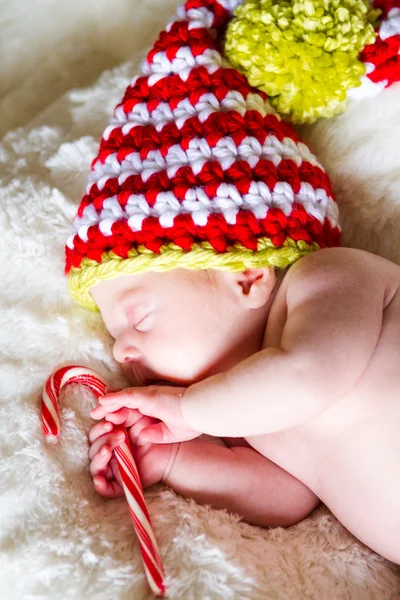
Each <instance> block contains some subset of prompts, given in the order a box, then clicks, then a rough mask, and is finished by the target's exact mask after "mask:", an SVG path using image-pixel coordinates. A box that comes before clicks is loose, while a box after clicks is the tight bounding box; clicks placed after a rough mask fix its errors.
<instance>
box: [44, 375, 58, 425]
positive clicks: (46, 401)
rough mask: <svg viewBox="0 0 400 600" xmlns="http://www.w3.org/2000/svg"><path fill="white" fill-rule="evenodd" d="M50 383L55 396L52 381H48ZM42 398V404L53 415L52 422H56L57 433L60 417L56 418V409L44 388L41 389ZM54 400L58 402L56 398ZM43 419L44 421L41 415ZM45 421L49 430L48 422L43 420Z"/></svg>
mask: <svg viewBox="0 0 400 600" xmlns="http://www.w3.org/2000/svg"><path fill="white" fill-rule="evenodd" d="M50 385H51V389H52V391H53V394H54V396H55V397H56V398H57V395H56V393H55V390H54V383H53V381H51V382H50ZM42 398H43V402H44V404H45V405H46V406H47V409H48V411H49V413H50V414H51V416H52V417H53V420H54V422H55V424H56V428H57V431H58V433H59V432H60V419H59V418H58V415H57V411H56V409H55V408H54V404H53V403H52V401H51V398H50V396H49V395H48V393H47V392H46V389H44V390H43V394H42ZM56 402H58V399H56ZM43 420H44V421H45V419H44V417H43ZM45 422H46V426H47V428H48V430H49V431H50V430H51V429H52V428H51V427H50V424H49V423H47V421H45Z"/></svg>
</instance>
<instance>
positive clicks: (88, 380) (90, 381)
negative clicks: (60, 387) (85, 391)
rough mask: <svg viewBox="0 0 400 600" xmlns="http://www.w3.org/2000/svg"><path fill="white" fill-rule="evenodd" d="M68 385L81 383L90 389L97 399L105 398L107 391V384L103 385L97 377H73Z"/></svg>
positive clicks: (85, 375)
mask: <svg viewBox="0 0 400 600" xmlns="http://www.w3.org/2000/svg"><path fill="white" fill-rule="evenodd" d="M68 383H80V384H81V385H84V386H86V387H89V388H90V389H91V390H92V392H93V394H94V395H95V396H97V398H98V397H99V396H104V394H105V390H106V386H105V384H104V383H102V382H101V381H100V380H99V379H98V377H96V376H95V375H89V374H84V375H76V376H74V377H71V379H70V380H69V381H68Z"/></svg>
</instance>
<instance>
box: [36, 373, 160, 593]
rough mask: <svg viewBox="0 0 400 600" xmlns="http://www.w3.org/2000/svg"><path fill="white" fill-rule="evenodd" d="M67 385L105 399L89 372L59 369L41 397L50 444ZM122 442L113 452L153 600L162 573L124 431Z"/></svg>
mask: <svg viewBox="0 0 400 600" xmlns="http://www.w3.org/2000/svg"><path fill="white" fill-rule="evenodd" d="M69 383H80V384H82V385H85V386H87V387H89V388H90V389H91V390H92V392H93V393H94V394H95V396H96V397H97V398H99V397H100V396H104V395H105V391H106V387H107V386H106V382H105V381H104V379H102V377H100V375H98V374H97V373H96V372H95V371H92V369H87V368H86V367H77V366H70V367H63V368H62V369H58V371H56V372H55V373H53V375H51V376H50V377H49V378H48V380H47V381H46V383H45V386H44V388H43V393H42V429H43V433H44V435H45V436H46V438H47V439H48V441H50V442H54V441H57V439H58V437H59V435H60V410H59V406H58V403H59V397H60V392H61V390H62V389H63V388H64V387H65V386H66V385H68V384H69ZM117 429H121V430H122V431H123V432H124V434H125V441H124V442H122V443H121V444H119V445H118V446H116V447H115V448H114V454H115V457H116V459H117V462H118V468H119V472H120V474H121V478H122V485H123V489H124V492H125V496H126V499H127V501H128V506H129V512H130V515H131V518H132V521H133V525H134V527H135V531H136V535H137V537H138V540H139V547H140V552H141V554H142V558H143V563H144V569H145V573H146V577H147V580H148V582H149V585H150V587H151V589H152V591H153V592H154V594H155V595H156V596H161V595H164V593H165V585H164V578H165V575H164V569H163V565H162V562H161V557H160V552H159V550H158V546H157V542H156V538H155V537H154V533H153V529H152V525H151V520H150V515H149V512H148V510H147V507H146V503H145V499H144V495H143V489H142V485H141V483H140V478H139V474H138V471H137V468H136V464H135V461H134V460H133V456H132V453H131V450H130V446H129V439H128V434H127V432H126V429H125V427H121V428H117Z"/></svg>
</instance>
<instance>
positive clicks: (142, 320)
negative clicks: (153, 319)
mask: <svg viewBox="0 0 400 600" xmlns="http://www.w3.org/2000/svg"><path fill="white" fill-rule="evenodd" d="M149 316H150V314H148V315H146V316H145V317H143V319H141V320H140V321H139V322H138V323H136V325H134V327H135V329H136V330H137V331H142V330H141V329H138V325H141V324H142V323H143V322H144V321H145V320H146V319H147V317H149Z"/></svg>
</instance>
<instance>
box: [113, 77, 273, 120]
mask: <svg viewBox="0 0 400 600" xmlns="http://www.w3.org/2000/svg"><path fill="white" fill-rule="evenodd" d="M230 91H238V92H240V93H241V94H242V96H243V97H244V98H247V96H248V94H249V93H250V92H253V93H257V94H258V95H259V96H261V98H263V99H264V100H265V99H266V98H267V95H266V94H265V92H262V91H261V90H258V89H257V88H254V87H252V86H250V85H249V84H248V82H247V80H246V78H245V77H244V76H243V75H241V74H240V73H239V72H238V71H236V69H233V68H219V69H217V70H216V71H215V72H214V73H209V72H208V71H207V69H206V67H203V66H200V67H196V68H193V69H192V70H191V72H190V74H189V77H188V78H187V80H186V81H183V80H182V79H181V77H180V76H179V75H169V76H168V77H163V79H160V80H159V81H157V82H156V83H155V84H154V85H152V86H149V82H148V77H147V75H146V76H142V77H139V78H138V79H137V80H136V82H135V84H134V85H133V86H130V85H129V86H128V87H127V88H126V90H125V93H124V96H123V98H122V101H121V102H120V103H119V104H117V106H116V108H118V107H120V106H122V107H123V110H124V112H125V113H126V114H128V113H130V112H131V110H132V109H133V108H134V107H135V106H136V104H139V103H143V102H145V103H146V104H147V108H148V110H149V112H152V111H153V110H154V109H155V108H157V106H158V105H159V104H160V102H167V103H168V104H169V106H170V107H171V109H175V108H176V107H177V105H178V104H179V102H180V101H181V100H184V99H185V98H188V100H189V102H190V104H192V106H195V105H196V104H197V103H198V101H199V98H200V97H201V96H203V94H207V93H210V92H212V93H213V94H215V96H216V98H217V99H218V101H219V102H221V101H222V100H223V99H224V98H225V97H226V95H227V93H228V92H230Z"/></svg>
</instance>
